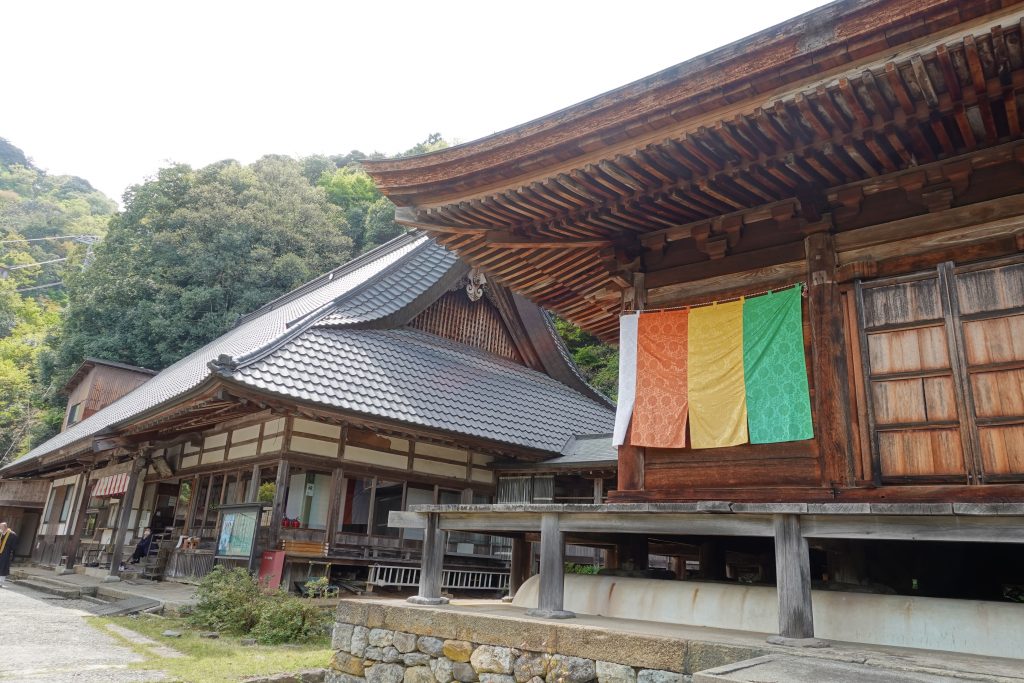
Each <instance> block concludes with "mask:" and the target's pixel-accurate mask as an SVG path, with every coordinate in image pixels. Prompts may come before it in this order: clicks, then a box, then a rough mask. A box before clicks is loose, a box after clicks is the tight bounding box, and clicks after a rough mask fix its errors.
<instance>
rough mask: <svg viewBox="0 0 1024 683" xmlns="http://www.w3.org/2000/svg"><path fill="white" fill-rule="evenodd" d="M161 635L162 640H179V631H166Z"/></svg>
mask: <svg viewBox="0 0 1024 683" xmlns="http://www.w3.org/2000/svg"><path fill="white" fill-rule="evenodd" d="M161 635H163V637H164V638H181V631H172V630H167V631H164V632H163V634H161Z"/></svg>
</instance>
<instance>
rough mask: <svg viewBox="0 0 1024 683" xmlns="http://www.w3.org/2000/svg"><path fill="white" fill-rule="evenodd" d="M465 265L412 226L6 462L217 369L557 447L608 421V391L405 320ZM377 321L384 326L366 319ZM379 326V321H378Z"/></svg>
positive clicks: (121, 418) (152, 403)
mask: <svg viewBox="0 0 1024 683" xmlns="http://www.w3.org/2000/svg"><path fill="white" fill-rule="evenodd" d="M467 270H468V268H467V266H465V264H463V263H461V262H460V261H459V260H458V258H457V257H456V256H455V255H454V254H453V253H452V252H450V251H448V250H446V249H444V248H442V247H440V246H438V245H437V244H435V243H434V242H432V241H431V240H430V239H428V238H427V237H425V236H423V235H422V234H417V233H409V234H407V235H404V236H402V237H399V238H397V239H395V240H392V241H391V242H389V243H388V244H386V245H383V246H382V247H379V248H378V249H375V250H373V251H372V252H369V253H367V254H365V255H363V256H360V257H358V258H356V259H354V260H353V261H351V262H349V263H347V264H345V265H343V266H341V267H339V268H337V269H335V270H333V271H331V272H329V273H326V274H324V275H322V276H320V277H319V278H316V279H315V280H313V281H311V282H310V283H307V284H306V285H303V286H302V287H299V288H298V289H296V290H295V291H293V292H291V293H289V294H287V295H285V296H283V297H280V298H279V299H277V300H275V301H272V302H271V303H269V304H267V305H266V306H264V307H262V308H260V309H258V310H257V311H254V312H253V313H251V314H249V315H247V316H244V317H243V318H242V319H240V321H239V323H238V325H236V327H235V328H233V329H232V330H230V331H229V332H227V333H225V334H224V335H222V336H221V337H219V338H217V339H215V340H214V341H212V342H210V343H209V344H207V345H206V346H204V347H202V348H200V349H198V350H197V351H195V352H193V353H191V354H189V355H188V356H186V357H185V358H183V359H181V360H180V361H178V362H177V363H175V364H173V365H171V366H170V367H168V368H166V369H165V370H163V371H162V372H160V373H159V374H157V375H156V376H155V377H154V378H153V379H151V380H149V381H148V382H146V383H145V384H143V385H142V386H141V387H139V388H138V389H136V390H135V391H133V392H131V393H129V394H127V395H126V396H124V397H123V398H121V399H120V400H118V401H116V402H115V403H113V404H111V405H110V406H108V407H106V408H104V409H103V410H101V411H99V412H97V413H96V414H95V415H92V416H90V417H89V418H88V419H86V420H83V421H82V422H80V423H78V424H76V425H75V426H73V427H72V428H70V429H68V430H67V431H65V432H62V433H60V434H58V435H57V436H55V437H53V438H52V439H50V440H49V441H47V442H45V443H43V444H42V445H40V446H38V447H37V448H35V449H34V450H32V451H31V452H30V453H28V454H27V455H26V456H25V457H24V458H22V459H20V460H18V461H16V462H15V463H12V464H10V465H8V466H7V467H6V468H4V469H5V471H12V470H16V471H23V470H24V469H25V466H26V465H28V464H30V463H31V462H32V461H33V460H35V459H39V458H43V457H44V456H49V455H51V454H56V455H58V456H59V455H61V454H71V453H76V452H80V451H83V450H88V449H89V448H91V444H92V440H93V438H94V437H96V436H98V435H103V434H112V433H116V432H117V431H118V429H119V428H123V427H125V426H127V425H130V424H131V423H132V422H133V421H136V420H139V419H142V418H144V417H145V416H147V415H149V414H152V413H154V412H156V411H157V410H160V409H164V408H166V407H168V406H171V405H173V404H174V403H175V402H176V401H179V400H181V399H183V398H184V397H185V396H187V395H188V394H189V393H190V392H192V391H194V390H196V389H197V388H199V387H200V386H201V385H205V383H206V382H207V381H208V380H210V379H211V378H212V377H213V376H214V375H215V374H216V376H217V377H218V378H219V379H221V380H224V381H227V382H229V383H232V382H233V383H237V384H240V385H245V386H248V387H250V388H253V389H256V390H260V391H266V392H269V393H273V394H276V395H279V396H283V397H288V398H293V399H298V400H302V401H308V402H312V403H318V404H320V405H323V406H326V407H331V408H337V409H341V410H344V411H347V412H353V413H358V414H361V415H366V416H368V417H371V418H382V419H387V420H394V421H398V422H403V423H407V424H409V425H413V426H420V427H428V428H431V429H435V430H440V431H445V432H451V433H454V434H463V435H468V436H473V437H477V438H482V439H487V440H491V441H495V442H498V443H503V444H511V445H517V446H522V447H526V448H530V449H535V450H541V451H552V452H557V451H558V450H559V449H560V448H561V445H562V444H563V443H564V442H565V440H566V439H567V438H568V437H570V436H571V435H572V434H573V433H578V432H593V431H599V430H602V429H606V428H607V427H608V425H610V424H611V420H612V419H613V418H612V416H613V411H612V408H611V407H610V405H609V404H608V403H607V402H598V401H595V400H593V399H592V398H589V397H587V396H584V395H583V394H581V393H580V392H579V391H577V390H576V389H574V388H571V387H570V386H567V385H566V384H563V383H561V382H558V381H556V380H554V379H552V378H551V377H549V376H548V375H545V374H543V373H540V372H537V371H534V370H531V369H529V368H527V367H524V366H522V365H518V364H516V363H511V362H507V361H503V360H501V359H498V358H496V357H493V356H491V355H489V354H486V353H484V352H482V351H480V350H478V349H475V348H473V347H470V346H466V345H462V344H457V343H455V342H450V341H447V340H443V339H441V338H439V337H435V336H433V335H430V334H427V333H424V332H419V331H416V330H412V329H388V328H395V327H398V326H400V325H404V324H405V323H406V322H408V321H409V320H410V319H412V318H413V317H415V315H417V314H418V313H419V312H421V311H422V310H423V309H424V308H426V307H427V306H428V305H430V304H431V303H433V301H435V300H436V299H437V298H438V297H439V296H440V295H441V294H443V293H444V292H445V291H447V290H448V289H449V288H450V287H451V286H453V285H454V284H455V283H456V282H457V281H458V280H459V279H460V278H461V277H462V276H463V275H464V274H465V273H466V272H467ZM366 328H377V329H366ZM380 328H384V329H380Z"/></svg>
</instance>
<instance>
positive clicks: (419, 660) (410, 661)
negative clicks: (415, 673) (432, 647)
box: [402, 652, 430, 666]
mask: <svg viewBox="0 0 1024 683" xmlns="http://www.w3.org/2000/svg"><path fill="white" fill-rule="evenodd" d="M402 663H403V664H405V665H406V666H428V665H429V664H430V655H428V654H425V653H423V652H410V653H408V654H405V655H402Z"/></svg>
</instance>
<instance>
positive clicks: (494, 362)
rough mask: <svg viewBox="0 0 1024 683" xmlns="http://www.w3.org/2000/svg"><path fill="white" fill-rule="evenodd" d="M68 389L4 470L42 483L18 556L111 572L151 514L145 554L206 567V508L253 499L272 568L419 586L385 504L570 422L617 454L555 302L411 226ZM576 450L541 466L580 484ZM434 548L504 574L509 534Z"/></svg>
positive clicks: (506, 457)
mask: <svg viewBox="0 0 1024 683" xmlns="http://www.w3.org/2000/svg"><path fill="white" fill-rule="evenodd" d="M154 375H155V376H154ZM67 391H68V392H69V394H70V395H71V398H72V400H70V401H69V407H68V418H67V420H66V421H65V422H66V425H65V427H66V428H65V430H64V431H62V432H61V433H60V434H58V435H57V436H55V437H54V438H52V439H51V440H49V441H47V442H45V443H43V444H42V445H40V446H39V447H37V448H36V449H35V450H33V451H32V452H30V453H28V454H27V456H25V457H24V458H22V459H20V460H18V461H16V462H14V463H13V464H11V465H8V466H7V467H5V468H4V470H3V471H2V473H0V474H2V475H3V480H2V481H3V483H4V484H5V486H6V487H7V488H11V487H16V486H20V487H21V489H24V490H28V487H30V486H34V487H35V489H33V490H36V489H38V487H39V484H38V483H34V482H40V483H43V484H45V485H46V487H44V488H43V490H42V493H44V494H45V492H46V490H47V488H48V489H49V498H48V501H47V503H46V506H45V509H44V510H43V511H42V519H41V524H40V526H39V531H38V536H37V538H36V541H35V544H34V547H32V549H31V550H32V559H33V560H34V561H36V562H39V563H42V564H48V565H53V566H57V567H59V568H61V570H62V571H68V570H70V569H71V568H73V567H74V566H75V565H76V564H77V565H85V568H86V571H99V572H103V573H109V575H110V576H112V577H117V576H118V575H119V574H120V573H121V572H122V567H121V564H122V562H123V561H124V560H125V559H126V558H127V555H128V554H130V552H131V548H132V546H133V545H134V544H135V542H136V541H137V539H138V538H139V537H140V535H141V533H142V531H143V530H144V528H146V527H150V528H151V529H152V530H153V532H154V533H155V534H157V536H158V537H159V539H160V544H161V548H160V550H159V553H156V559H157V560H159V562H158V566H150V567H147V573H148V575H149V576H151V577H152V578H181V579H188V578H198V577H201V576H203V575H204V574H205V573H207V572H209V571H210V569H211V568H212V567H213V565H214V563H215V561H217V560H218V540H219V537H220V532H221V530H222V527H223V524H224V515H223V514H222V508H225V506H230V505H238V504H240V503H246V502H257V501H260V500H265V501H266V503H267V508H266V509H265V510H264V511H263V513H262V519H260V521H259V523H258V526H259V529H258V536H259V537H258V539H257V541H258V543H257V545H258V547H259V549H261V550H276V549H283V551H284V553H285V556H284V577H285V580H286V581H288V583H286V584H285V585H288V586H289V587H292V586H293V582H295V581H301V580H302V579H305V578H307V577H309V576H313V577H317V576H323V575H328V576H330V575H332V574H333V575H334V576H335V578H340V579H344V578H346V577H347V578H351V579H354V580H358V581H360V582H361V581H370V582H371V583H376V584H378V585H394V586H398V587H402V586H407V585H413V586H414V585H415V583H416V576H415V572H416V571H417V567H418V566H419V559H420V557H419V551H420V547H421V545H422V536H423V535H422V532H418V531H415V530H411V531H405V532H403V531H401V530H399V529H395V528H391V527H389V526H388V514H389V513H390V512H391V511H401V510H405V509H407V508H408V507H409V506H412V505H416V504H432V503H439V504H443V503H462V502H464V503H474V502H477V503H487V502H492V501H493V500H494V499H495V495H496V494H497V489H498V479H497V474H498V472H499V471H500V470H499V464H504V466H509V465H510V464H513V463H516V462H520V461H521V462H522V463H532V462H536V461H542V460H549V459H553V458H562V457H568V458H570V459H571V458H573V457H574V453H576V451H578V450H579V449H578V448H576V447H575V446H574V444H575V443H576V442H577V438H578V437H580V438H587V437H588V436H589V437H591V438H592V439H594V438H597V437H593V435H603V437H602V438H597V441H598V443H603V445H604V450H603V452H595V451H594V449H589V450H588V452H587V454H588V455H589V457H590V458H591V459H593V458H594V457H597V458H601V459H603V460H605V461H607V460H608V459H609V457H610V458H611V459H612V460H614V451H613V450H612V449H611V447H610V439H609V438H608V432H610V430H611V426H612V422H613V416H614V407H613V405H612V404H611V402H610V401H609V400H608V399H607V398H605V397H604V396H602V395H601V394H599V393H598V392H596V391H594V390H593V389H592V388H591V387H590V386H589V385H588V384H587V383H586V382H585V381H584V380H583V379H582V377H581V376H580V375H579V374H578V371H577V370H576V368H575V366H574V365H573V364H572V362H571V360H570V359H569V356H568V354H567V352H566V350H565V348H564V347H563V345H562V343H561V341H560V339H559V338H558V336H557V334H556V332H555V329H554V326H553V323H552V321H551V320H550V317H549V315H548V314H547V313H545V312H544V311H542V310H541V309H540V308H538V307H537V306H536V305H535V304H533V303H530V302H529V301H527V300H526V299H524V298H522V297H520V296H518V295H516V294H513V293H511V292H509V291H508V290H506V289H505V288H503V287H501V286H499V285H497V284H495V283H491V282H489V281H488V280H487V279H486V277H485V276H481V275H480V274H479V272H478V271H472V270H471V269H470V268H469V266H467V265H465V264H464V263H463V262H462V261H460V260H459V259H458V257H457V256H456V255H455V254H454V253H453V252H451V251H449V250H446V249H445V248H443V247H441V246H438V245H437V244H436V243H434V242H433V241H431V240H430V239H429V238H427V237H426V236H424V235H422V234H420V233H416V232H412V233H409V234H408V235H405V236H402V237H399V238H397V239H395V240H393V241H392V242H389V243H388V244H386V245H384V246H382V247H379V248H378V249H376V250H374V251H372V252H369V253H367V254H365V255H363V256H360V257H358V258H356V259H355V260H353V261H351V262H349V263H347V264H345V265H344V266H341V267H340V268H338V269H335V270H333V271H331V272H329V273H325V274H324V275H322V276H320V277H319V278H317V279H316V280H314V281H312V282H310V283H308V284H306V285H304V286H302V287H300V288H299V289H297V290H295V291H294V292H291V293H290V294H287V295H285V296H283V297H281V298H280V299H278V300H275V301H273V302H271V303H269V304H267V305H266V306H264V307H263V308H261V309H259V310H257V311H255V312H253V313H252V314H250V315H248V316H246V317H244V318H242V319H241V320H239V321H238V323H237V324H236V326H235V327H234V328H233V329H232V330H230V331H229V332H228V333H226V334H225V335H224V336H222V337H220V338H218V339H216V340H214V341H213V342H211V343H210V344H208V345H206V346H204V347H203V348H201V349H199V350H197V351H195V352H194V353H192V354H190V355H189V356H187V357H185V358H183V359H182V360H180V361H178V362H177V363H175V364H174V365H172V366H170V367H168V368H167V369H165V370H163V371H162V372H160V373H153V372H151V371H147V370H144V369H141V368H132V367H131V366H124V365H122V364H119V363H111V362H106V361H99V360H96V359H88V360H87V361H86V362H85V363H84V364H83V366H82V368H81V369H80V370H79V371H78V372H77V373H76V374H75V376H74V378H73V379H72V381H71V382H70V383H69V387H68V388H67ZM576 460H579V458H578V457H576ZM589 472H590V466H589V464H588V458H587V457H584V458H583V461H582V462H576V463H575V465H573V466H572V467H570V470H568V471H566V470H564V469H562V470H559V474H558V479H559V481H560V483H559V486H558V487H557V491H556V487H555V474H554V472H549V473H548V474H547V476H546V478H545V477H543V476H542V477H539V478H538V479H544V482H545V484H546V486H543V485H538V488H544V489H545V490H546V491H547V492H548V496H549V500H552V499H553V498H552V496H554V495H556V493H557V494H558V495H563V496H567V495H570V494H571V493H572V489H574V488H580V487H582V489H583V490H584V491H586V492H587V494H588V495H593V491H594V485H593V483H592V482H591V481H589V480H588V479H587V478H586V477H587V476H592V477H593V476H603V475H605V476H606V475H609V472H608V468H607V462H606V463H605V466H604V467H603V469H602V470H600V471H599V472H598V474H597V475H589ZM566 487H568V488H566ZM598 488H600V487H598ZM21 489H19V490H21ZM40 505H41V503H40ZM225 509H227V508H225ZM36 518H37V519H38V518H39V514H38V512H37V513H36ZM448 550H449V552H448V553H447V558H446V566H449V567H451V569H452V574H451V576H452V579H451V580H452V581H453V582H455V585H454V587H456V588H458V587H462V586H465V587H467V588H479V589H486V590H489V591H491V592H495V591H500V590H503V589H505V587H506V586H507V570H506V566H507V562H508V554H509V542H508V541H507V539H502V538H491V537H490V536H487V535H481V534H463V535H453V536H452V537H451V538H450V539H449V548H448ZM128 569H131V567H128ZM289 579H290V580H289Z"/></svg>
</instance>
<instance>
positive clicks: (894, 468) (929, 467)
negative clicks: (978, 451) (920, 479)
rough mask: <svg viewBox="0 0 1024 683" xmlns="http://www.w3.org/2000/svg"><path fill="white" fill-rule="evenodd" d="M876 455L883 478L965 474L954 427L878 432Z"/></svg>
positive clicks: (962, 455) (956, 430)
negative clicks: (877, 455)
mask: <svg viewBox="0 0 1024 683" xmlns="http://www.w3.org/2000/svg"><path fill="white" fill-rule="evenodd" d="M878 454H879V458H880V464H881V467H882V476H883V477H915V476H928V475H953V474H963V475H964V476H965V477H966V476H967V470H966V468H965V467H964V454H963V447H962V446H961V444H960V430H959V428H957V427H954V428H950V429H916V430H908V431H880V432H879V433H878Z"/></svg>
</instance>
